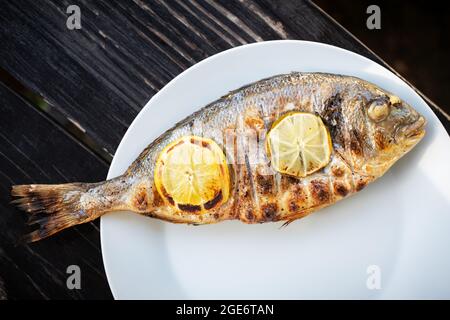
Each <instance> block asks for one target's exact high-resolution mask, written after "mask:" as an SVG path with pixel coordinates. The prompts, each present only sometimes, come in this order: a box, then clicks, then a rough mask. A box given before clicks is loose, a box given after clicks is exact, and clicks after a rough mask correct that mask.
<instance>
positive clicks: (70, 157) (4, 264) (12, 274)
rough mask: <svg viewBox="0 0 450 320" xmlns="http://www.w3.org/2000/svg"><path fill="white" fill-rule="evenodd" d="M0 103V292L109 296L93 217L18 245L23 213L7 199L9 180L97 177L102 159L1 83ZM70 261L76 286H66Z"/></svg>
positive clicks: (14, 295)
mask: <svg viewBox="0 0 450 320" xmlns="http://www.w3.org/2000/svg"><path fill="white" fill-rule="evenodd" d="M0 106H1V117H0V212H1V214H0V230H1V232H0V278H1V280H0V285H1V286H2V288H0V297H1V296H2V295H3V298H7V299H20V298H26V299H47V298H54V299H55V298H57V299H73V298H78V299H79V298H91V299H94V298H95V299H106V298H111V294H110V292H109V288H108V284H107V281H106V277H105V274H104V270H103V264H102V258H101V252H100V239H99V232H98V225H99V224H98V221H96V222H95V223H89V224H86V225H82V226H78V227H76V228H74V229H73V230H67V231H64V232H62V233H61V234H60V235H56V236H55V237H54V238H53V239H52V241H42V242H39V243H35V244H27V245H19V244H17V241H18V239H19V238H20V236H21V235H22V234H23V232H24V231H25V221H26V214H25V213H23V212H21V211H19V210H17V209H15V208H14V207H13V206H11V205H10V204H9V202H10V201H11V198H10V189H11V185H13V184H21V183H64V182H68V181H73V180H80V179H81V180H89V179H98V180H101V179H103V178H104V177H105V175H106V171H107V165H106V164H105V163H104V162H103V161H102V160H99V159H98V158H97V157H96V156H94V155H93V154H92V153H91V152H90V151H88V150H86V149H85V148H84V147H82V146H81V145H80V144H78V143H77V142H76V141H74V140H73V139H72V138H71V137H69V136H68V135H66V134H65V133H64V131H62V130H61V129H59V128H58V127H57V126H55V124H54V123H52V122H51V121H49V120H48V119H47V118H46V117H45V116H43V115H42V114H41V113H40V112H38V111H36V110H35V109H34V108H32V107H30V106H29V105H28V103H27V102H26V101H24V100H22V99H21V98H20V97H18V96H17V95H16V94H15V93H13V92H12V91H11V90H10V89H9V88H6V87H5V86H4V85H2V84H0ZM69 265H78V266H79V267H80V268H81V290H69V289H68V288H67V286H66V279H67V277H68V274H66V269H67V267H68V266H69Z"/></svg>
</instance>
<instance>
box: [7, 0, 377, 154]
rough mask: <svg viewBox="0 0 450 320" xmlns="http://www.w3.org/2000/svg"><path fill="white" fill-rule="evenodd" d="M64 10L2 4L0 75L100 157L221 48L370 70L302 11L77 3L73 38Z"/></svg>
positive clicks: (263, 5)
mask: <svg viewBox="0 0 450 320" xmlns="http://www.w3.org/2000/svg"><path fill="white" fill-rule="evenodd" d="M70 4H72V1H69V0H58V1H32V0H22V1H8V2H6V3H4V4H3V5H2V10H1V11H0V24H1V25H2V28H1V29H0V41H1V43H2V45H3V50H1V51H0V66H2V67H3V68H5V69H6V70H8V71H9V72H10V73H11V74H12V75H13V76H14V77H16V78H17V79H19V80H20V81H21V82H22V83H23V84H25V85H26V86H27V87H29V88H30V89H32V90H33V91H35V92H37V93H39V94H41V95H42V96H43V97H44V98H45V99H46V100H47V101H48V102H49V103H50V104H51V105H53V106H54V107H55V108H56V109H57V110H59V111H60V112H62V113H63V114H64V115H66V116H67V117H70V118H71V119H73V120H75V121H76V122H77V123H78V124H79V125H80V126H81V127H82V128H83V130H85V131H86V133H87V134H88V135H89V136H90V137H92V138H93V139H94V140H95V141H97V143H98V144H99V145H100V147H104V148H106V149H107V151H108V152H110V153H114V151H115V149H116V147H117V145H118V143H119V141H120V139H121V138H122V136H123V134H124V132H125V131H126V129H127V127H128V126H129V124H130V123H131V121H132V120H133V119H134V117H135V116H136V114H137V113H138V112H139V110H140V109H141V108H142V107H143V105H144V104H145V103H146V102H147V101H148V99H149V98H150V97H151V96H152V95H154V94H155V93H156V92H157V91H158V90H159V89H160V88H161V87H162V86H164V85H165V84H166V83H167V82H168V81H170V80H171V79H172V78H173V77H175V76H176V75H177V74H179V73H180V72H182V71H183V70H185V69H186V68H188V67H189V66H191V65H193V64H195V63H196V62H198V61H200V60H202V59H204V58H206V57H208V56H211V55H213V54H215V53H217V52H220V51H223V50H225V49H228V48H230V47H233V46H236V45H240V44H244V43H249V42H255V41H262V40H272V39H305V40H313V41H320V42H325V43H330V44H333V45H337V46H340V47H343V48H346V49H349V50H352V51H355V52H357V53H360V54H362V55H365V56H367V57H369V58H371V59H373V60H375V61H379V59H378V58H377V57H375V56H374V55H373V54H372V53H371V52H370V51H369V50H368V49H367V48H365V47H364V46H363V45H361V44H360V43H359V42H357V41H356V40H355V39H354V38H353V37H352V36H351V35H349V34H348V33H346V32H344V31H343V30H342V29H341V28H340V26H338V25H337V24H335V23H334V22H332V21H331V20H329V19H328V18H326V17H324V16H323V15H322V14H321V13H320V12H319V11H318V9H317V8H316V7H315V6H314V5H312V4H311V3H309V2H307V1H286V0H284V1H283V0H282V1H274V0H261V1H237V0H236V1H229V0H226V1H225V0H220V1H212V0H196V1H181V0H172V1H141V0H134V1H131V0H129V1H120V2H119V1H117V2H110V1H103V0H102V1H95V2H92V1H88V0H81V1H78V2H77V5H79V7H80V9H81V25H82V29H81V30H68V29H67V27H66V19H67V17H68V14H66V8H67V6H69V5H70ZM381 63H382V62H381Z"/></svg>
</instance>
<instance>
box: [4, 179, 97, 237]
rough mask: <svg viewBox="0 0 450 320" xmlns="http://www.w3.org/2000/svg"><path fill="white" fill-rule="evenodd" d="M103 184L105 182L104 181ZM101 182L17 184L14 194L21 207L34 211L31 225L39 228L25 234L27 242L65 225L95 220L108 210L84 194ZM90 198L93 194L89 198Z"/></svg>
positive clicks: (14, 202) (49, 234)
mask: <svg viewBox="0 0 450 320" xmlns="http://www.w3.org/2000/svg"><path fill="white" fill-rule="evenodd" d="M100 184H101V183H100ZM97 185H99V184H92V183H91V184H89V183H67V184H56V185H39V184H38V185H36V184H31V185H17V186H13V187H12V190H11V194H12V196H14V197H18V199H16V200H13V201H12V203H13V204H16V205H17V206H18V207H19V208H20V209H22V210H24V211H27V212H28V213H30V215H31V216H30V218H29V221H28V224H29V225H30V226H34V225H37V226H38V227H39V228H38V229H37V230H35V231H33V232H31V233H29V234H27V235H25V236H24V238H23V240H24V241H25V242H34V241H38V240H41V239H43V238H46V237H48V236H51V235H52V234H55V233H56V232H59V231H61V230H63V229H65V228H68V227H71V226H74V225H77V224H80V223H85V222H88V221H91V220H93V219H95V218H97V217H99V216H100V215H102V214H103V213H104V212H105V210H102V207H101V206H100V207H99V206H98V204H97V205H95V203H92V201H91V199H82V196H83V195H86V194H87V191H88V190H89V189H91V188H95V186H97ZM89 198H90V197H89Z"/></svg>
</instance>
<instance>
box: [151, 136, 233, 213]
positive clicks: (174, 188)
mask: <svg viewBox="0 0 450 320" xmlns="http://www.w3.org/2000/svg"><path fill="white" fill-rule="evenodd" d="M154 182H155V186H156V189H157V191H158V193H159V194H160V196H161V197H162V198H163V199H164V200H165V201H166V202H167V203H168V204H170V205H172V206H177V207H178V208H179V209H180V210H183V211H192V212H203V211H205V210H209V209H211V208H212V207H216V206H219V205H220V204H222V203H224V202H225V201H226V200H227V199H228V197H229V185H230V177H229V172H228V166H227V163H226V158H225V155H224V153H223V151H222V149H221V148H220V147H219V146H218V145H217V143H215V142H214V141H213V140H211V139H207V138H202V137H197V136H184V137H181V138H179V139H177V140H175V141H173V142H172V143H170V144H169V145H168V146H166V147H165V148H164V149H163V150H162V151H161V153H160V155H159V157H158V159H157V161H156V166H155V175H154Z"/></svg>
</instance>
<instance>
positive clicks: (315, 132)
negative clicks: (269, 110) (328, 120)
mask: <svg viewBox="0 0 450 320" xmlns="http://www.w3.org/2000/svg"><path fill="white" fill-rule="evenodd" d="M266 147H267V151H268V153H269V155H270V160H271V164H272V167H273V168H274V169H275V170H277V171H278V172H280V173H283V174H288V175H291V176H295V177H306V176H307V175H309V174H311V173H313V172H316V171H317V170H320V169H321V168H323V167H325V166H326V165H327V164H328V162H329V161H330V156H331V151H332V144H331V138H330V133H329V132H328V129H327V127H326V126H325V125H324V123H323V121H322V119H321V118H320V117H318V116H316V115H314V114H311V113H303V112H291V113H288V114H286V115H284V116H282V117H281V118H280V119H278V120H277V121H275V123H274V124H273V126H272V128H271V129H270V131H269V133H268V134H267V140H266Z"/></svg>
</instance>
